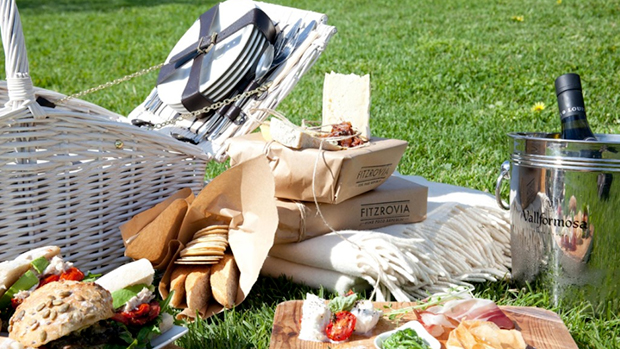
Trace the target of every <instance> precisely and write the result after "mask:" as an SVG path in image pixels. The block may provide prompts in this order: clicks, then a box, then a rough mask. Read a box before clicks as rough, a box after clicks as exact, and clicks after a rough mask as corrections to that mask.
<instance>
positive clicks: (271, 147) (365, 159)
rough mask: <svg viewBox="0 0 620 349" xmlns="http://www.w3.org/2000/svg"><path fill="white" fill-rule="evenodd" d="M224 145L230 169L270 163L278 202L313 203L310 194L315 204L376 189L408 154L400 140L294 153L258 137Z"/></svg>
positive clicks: (244, 138) (237, 140) (229, 141)
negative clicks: (252, 161) (247, 163)
mask: <svg viewBox="0 0 620 349" xmlns="http://www.w3.org/2000/svg"><path fill="white" fill-rule="evenodd" d="M227 144H228V145H227V153H228V154H229V156H230V163H231V165H235V164H239V163H243V162H245V161H248V160H250V159H252V158H255V157H257V156H264V157H266V158H267V159H268V160H269V165H270V167H271V170H272V172H273V175H274V177H275V184H276V189H275V190H276V196H277V197H278V198H283V199H290V200H300V201H314V195H313V191H314V193H315V194H316V200H317V201H318V202H321V203H328V204H337V203H340V202H343V201H344V200H347V199H349V198H352V197H354V196H357V195H359V194H362V193H365V192H367V191H369V190H372V189H374V188H376V187H378V186H379V185H381V183H383V182H385V181H386V180H387V178H388V177H390V176H391V175H392V173H393V172H394V171H395V170H396V166H397V165H398V163H399V162H400V159H401V157H402V155H403V153H404V152H405V149H406V148H407V142H405V141H402V140H397V139H381V138H372V139H371V140H370V142H369V143H368V144H367V145H366V146H361V147H357V148H352V149H347V150H339V151H324V150H319V149H302V150H294V149H289V148H287V147H285V146H283V145H281V144H279V143H276V142H267V141H265V140H264V139H263V137H262V136H261V135H260V133H253V134H249V135H246V136H241V137H234V138H231V139H229V140H228V141H227ZM315 164H316V175H314V176H313V173H314V169H315ZM313 178H315V180H314V181H313ZM313 182H314V186H313Z"/></svg>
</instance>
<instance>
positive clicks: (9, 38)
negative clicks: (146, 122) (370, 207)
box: [0, 0, 336, 273]
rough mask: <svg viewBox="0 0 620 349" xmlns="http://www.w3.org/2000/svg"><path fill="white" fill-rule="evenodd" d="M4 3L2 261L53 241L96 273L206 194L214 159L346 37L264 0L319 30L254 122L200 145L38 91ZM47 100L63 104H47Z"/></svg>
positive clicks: (275, 11)
mask: <svg viewBox="0 0 620 349" xmlns="http://www.w3.org/2000/svg"><path fill="white" fill-rule="evenodd" d="M0 3H1V8H0V15H1V18H0V21H1V23H0V25H1V30H2V42H3V46H4V54H5V61H6V73H7V78H6V80H7V81H6V83H5V82H0V103H2V105H4V108H3V109H0V183H1V184H0V261H2V260H7V259H11V258H14V257H15V256H16V255H17V254H19V253H22V252H24V251H26V250H29V249H32V248H35V247H39V246H45V245H50V244H53V245H58V246H60V247H61V248H62V254H63V255H64V256H65V257H66V258H67V259H68V260H70V261H72V262H74V263H75V264H76V266H78V267H80V268H81V269H83V270H87V271H92V272H94V273H97V272H106V271H109V270H111V269H113V268H115V267H117V266H118V265H120V264H122V263H125V262H126V261H127V260H128V259H127V258H126V257H124V246H123V242H122V240H121V236H120V232H119V226H120V225H121V224H123V223H124V222H126V221H128V220H129V219H130V218H131V217H132V216H134V215H135V214H136V213H138V212H140V211H143V210H145V209H148V208H150V207H152V206H153V205H154V204H155V203H157V202H159V201H162V200H163V199H165V198H166V197H168V196H169V195H170V194H172V193H174V192H176V191H177V190H179V189H181V188H185V187H190V188H192V190H194V192H196V193H197V192H198V191H199V190H200V189H201V188H202V187H203V185H204V173H205V168H206V165H207V163H208V162H209V161H211V160H213V159H215V160H217V161H224V160H225V159H226V158H227V154H226V153H225V147H224V142H225V140H226V139H228V138H230V137H234V136H237V135H243V134H247V133H250V132H252V131H253V130H255V129H256V128H257V127H258V126H259V124H260V122H261V121H262V120H264V119H265V118H266V117H267V116H268V115H267V113H265V112H259V111H255V110H256V109H260V108H262V109H275V108H276V107H277V105H278V104H279V103H280V101H282V100H283V99H284V97H285V96H286V95H288V93H289V92H290V91H291V90H292V88H293V87H294V86H295V85H296V83H297V82H298V81H299V79H300V78H301V76H303V75H304V74H305V73H306V72H307V71H308V70H309V69H310V67H312V65H313V64H314V63H315V61H316V60H317V59H318V57H319V55H320V54H321V53H322V52H323V50H324V49H325V46H326V45H327V42H328V41H329V39H330V38H331V36H332V35H333V34H335V33H336V30H335V28H334V27H332V26H329V25H327V16H325V15H324V14H320V13H316V12H311V11H304V10H300V9H295V8H290V7H284V6H279V5H273V4H268V3H261V2H257V3H256V4H257V6H259V7H260V8H261V9H262V10H263V11H265V12H266V13H267V14H268V15H269V17H270V18H271V19H272V20H274V21H277V22H279V23H280V24H281V25H286V24H292V23H294V22H295V21H297V20H299V19H301V20H302V21H303V22H304V24H305V25H306V24H308V23H311V22H313V23H317V25H316V29H315V31H314V33H313V35H311V37H310V39H309V40H307V42H306V43H305V45H304V46H303V47H302V49H300V50H298V51H296V52H295V53H294V54H293V55H292V57H291V58H289V60H288V61H287V62H286V64H283V65H282V66H280V67H279V68H278V70H276V71H275V73H274V76H275V79H274V81H273V84H272V85H271V86H270V87H269V89H268V90H267V93H265V94H264V95H263V98H261V99H260V100H252V101H251V102H250V103H248V105H247V106H245V107H244V112H246V113H247V114H248V115H250V119H249V120H248V122H245V124H243V125H241V126H239V127H231V128H229V129H228V130H227V132H226V133H225V134H224V135H223V136H222V137H220V138H219V139H218V140H216V141H214V142H202V143H200V144H196V145H194V144H190V143H184V142H180V141H178V140H176V139H174V138H172V137H171V136H170V132H169V130H168V129H160V130H151V129H144V128H140V127H136V126H134V125H132V124H131V120H132V119H134V118H132V115H131V114H130V115H128V117H124V116H122V115H118V114H116V113H113V112H111V111H108V110H106V109H104V108H102V107H99V106H97V105H94V104H92V103H88V102H85V101H83V100H79V99H77V98H70V99H63V98H65V97H66V96H65V95H63V94H60V93H57V92H53V91H49V90H45V89H41V88H36V87H34V86H33V84H32V80H31V79H30V76H29V71H28V59H27V57H26V48H25V43H24V36H23V31H22V27H21V21H20V17H19V14H18V11H17V6H16V4H15V1H14V0H0ZM41 97H42V98H44V99H45V100H47V101H51V102H56V104H57V105H56V106H55V107H53V108H51V107H44V106H42V105H45V104H46V103H43V102H41V104H40V103H39V102H38V101H37V99H38V98H41ZM58 101H60V103H59V102H58ZM135 112H138V114H140V113H141V106H138V107H137V108H136V111H135ZM142 116H143V117H144V114H142ZM180 126H181V128H182V127H183V125H180ZM171 127H173V126H171Z"/></svg>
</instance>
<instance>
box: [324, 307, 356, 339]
mask: <svg viewBox="0 0 620 349" xmlns="http://www.w3.org/2000/svg"><path fill="white" fill-rule="evenodd" d="M356 320H357V319H356V317H355V315H353V314H351V312H349V311H346V310H343V311H339V312H337V313H336V314H334V316H333V317H332V321H331V322H330V323H329V324H327V327H326V328H325V334H327V338H329V339H331V340H333V341H336V342H340V341H343V340H346V339H347V338H349V337H351V335H352V334H353V330H354V329H355V321H356Z"/></svg>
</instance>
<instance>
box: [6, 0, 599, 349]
mask: <svg viewBox="0 0 620 349" xmlns="http://www.w3.org/2000/svg"><path fill="white" fill-rule="evenodd" d="M287 11H288V10H287V9H286V8H281V7H273V6H271V5H269V4H262V3H260V4H259V3H255V2H253V1H249V0H228V1H225V2H223V3H221V4H217V5H215V6H214V7H213V8H211V9H209V10H208V11H207V12H205V13H204V14H203V15H202V16H200V18H199V19H198V20H197V21H196V22H195V23H194V24H193V25H192V27H191V28H190V29H189V30H188V32H187V33H186V34H185V35H184V36H183V37H182V38H181V40H180V41H179V42H178V43H177V45H176V46H175V47H174V48H173V50H172V52H170V54H169V56H168V58H167V59H166V62H165V63H164V64H162V65H161V70H160V73H159V77H158V82H157V86H156V88H155V89H154V90H153V91H152V92H151V93H150V95H149V96H148V97H147V99H146V100H145V101H144V103H142V104H141V105H140V106H139V107H138V108H136V109H135V110H134V112H132V114H131V115H130V119H131V121H130V122H131V124H132V125H133V126H135V127H137V128H144V130H145V131H152V130H154V129H156V131H155V132H160V133H163V134H165V135H166V136H169V137H172V138H174V139H175V140H177V141H179V142H182V143H185V145H186V146H187V147H189V148H192V147H193V146H196V147H197V148H199V149H201V151H204V153H205V154H207V155H208V156H209V157H210V159H218V160H223V158H222V157H230V165H231V167H230V168H229V169H227V170H226V171H224V172H223V173H222V174H221V175H219V176H217V177H216V178H213V179H212V180H211V181H210V182H209V183H208V185H206V186H205V187H204V188H203V189H202V190H200V191H199V192H195V191H194V190H193V189H192V186H191V185H187V186H183V187H181V188H178V190H176V191H169V193H168V194H167V195H165V197H160V199H161V200H157V201H153V202H152V203H151V204H152V205H150V206H148V207H140V210H136V211H135V212H133V214H132V215H131V216H127V217H125V218H126V219H125V221H124V222H123V223H122V224H121V225H117V226H116V227H115V228H118V240H120V241H122V245H123V247H124V251H123V254H124V257H127V258H125V259H123V260H122V262H116V261H115V263H116V264H115V265H114V268H113V269H112V270H111V271H109V272H107V273H105V274H104V275H103V276H100V275H93V274H90V273H88V271H87V272H84V271H82V270H80V269H79V268H77V267H75V266H74V265H73V263H72V262H68V261H65V260H63V258H62V256H61V248H60V247H59V246H44V247H37V248H34V249H31V250H29V251H25V252H23V251H22V253H21V254H20V255H18V256H17V257H16V258H15V259H13V260H7V261H3V262H1V263H0V329H1V330H2V331H4V330H6V331H8V339H7V338H0V349H3V348H4V347H10V348H22V347H26V348H47V349H54V348H64V349H67V348H82V347H84V348H90V347H100V346H101V345H102V344H111V343H112V344H118V345H119V346H121V347H127V348H140V347H151V346H152V344H151V343H152V340H153V339H154V338H155V337H156V336H159V335H162V334H164V333H166V332H167V331H168V330H170V329H171V328H172V327H173V326H174V325H173V321H175V320H176V321H177V323H187V322H191V321H198V320H199V319H206V318H208V317H210V316H212V315H214V314H217V313H219V312H222V311H225V310H227V309H233V308H234V307H236V306H238V305H239V304H240V303H241V302H243V301H244V299H245V298H246V297H247V295H248V294H249V293H250V292H251V290H252V287H253V285H254V283H255V282H256V280H257V278H258V276H259V274H260V273H261V272H262V267H263V265H264V264H265V261H266V260H267V259H268V258H272V261H273V260H276V259H278V257H279V256H276V255H275V253H274V255H272V256H271V255H270V253H272V252H276V250H277V248H275V247H274V246H275V245H284V244H295V243H301V242H302V241H305V240H309V239H312V238H318V237H322V236H327V235H329V236H337V237H338V238H340V239H342V240H343V241H345V242H346V243H348V244H350V245H351V246H353V247H354V250H355V253H356V255H355V257H356V258H358V260H357V261H359V259H366V260H365V263H366V264H363V263H358V265H363V267H361V269H364V272H367V273H368V274H364V276H365V279H364V281H366V284H365V286H368V287H369V288H372V289H373V291H372V293H371V296H370V297H369V298H373V296H374V297H376V298H379V297H384V296H385V297H387V298H390V297H391V296H394V297H401V298H402V297H405V298H407V299H409V297H410V296H411V294H412V293H407V292H406V291H405V290H403V289H401V288H400V287H401V286H402V285H404V284H407V283H410V284H416V283H418V284H424V285H425V286H427V287H434V286H435V284H437V285H439V286H437V287H439V288H442V289H445V288H446V287H451V286H454V284H453V282H454V280H455V279H450V277H451V276H453V275H446V274H447V273H444V272H443V271H440V272H438V273H436V274H439V275H436V274H433V273H434V272H435V271H434V270H431V269H432V268H431V267H429V264H426V263H429V260H432V259H434V256H441V260H439V261H433V262H437V263H445V264H447V265H450V267H452V266H453V264H458V262H455V261H454V260H451V259H450V258H449V255H450V251H435V250H434V248H435V247H437V246H439V245H438V244H437V245H435V244H434V242H435V241H434V240H433V239H438V240H443V242H445V241H448V243H451V244H453V245H458V242H457V241H454V240H456V239H455V237H454V236H455V235H449V234H443V231H440V230H439V229H437V230H435V231H429V228H425V229H426V230H424V232H425V233H426V235H425V236H424V238H423V239H420V238H419V237H414V236H413V233H412V232H407V229H406V228H403V230H401V231H400V232H397V233H394V234H392V235H390V234H385V236H384V237H382V239H383V240H385V244H381V245H380V244H379V243H378V242H374V243H373V242H371V244H374V245H375V247H377V250H379V253H378V254H370V253H369V251H368V250H367V249H365V246H364V244H363V243H361V240H356V239H357V238H359V236H360V235H363V234H364V233H366V232H368V233H370V232H371V231H364V230H368V229H376V228H385V227H390V226H395V225H397V224H400V225H403V227H406V226H407V225H411V224H415V223H420V222H423V221H425V220H426V219H427V217H428V216H427V214H428V213H433V214H434V215H433V216H432V217H434V220H437V221H439V220H440V219H437V218H435V217H439V215H438V212H439V213H445V212H449V213H450V214H452V213H454V212H457V211H458V212H460V213H462V212H466V211H467V210H466V208H464V206H459V205H453V206H450V209H445V207H446V206H441V205H439V206H437V207H435V206H433V207H432V208H433V210H432V212H429V211H428V207H429V205H428V203H429V202H428V192H429V188H428V187H426V186H424V185H421V184H417V183H415V182H412V181H409V180H406V179H403V178H400V177H398V176H396V175H394V173H395V171H396V169H397V166H398V164H399V162H400V159H401V157H402V156H403V154H404V152H405V150H406V148H407V145H408V143H407V141H404V140H398V139H389V138H379V137H375V136H373V135H372V134H371V130H370V126H369V125H370V122H369V119H370V76H369V75H364V76H358V75H356V74H339V73H335V72H331V73H329V74H326V75H325V80H324V88H323V100H322V101H323V105H322V107H323V108H322V117H321V120H320V122H316V121H315V122H313V121H306V120H304V121H303V122H302V124H301V125H296V124H294V123H293V122H291V121H290V120H289V119H288V118H287V117H286V116H284V115H283V114H281V113H279V112H277V111H276V110H275V107H276V106H277V104H278V103H279V102H280V101H281V99H282V98H284V96H285V95H286V94H287V93H288V92H289V91H290V89H291V88H292V87H293V86H294V84H295V83H296V82H297V80H296V79H299V77H300V76H301V75H303V72H305V70H306V69H307V68H309V66H311V65H312V63H313V62H314V60H315V59H316V57H317V56H318V54H320V52H322V48H323V47H322V46H321V45H324V44H325V43H326V42H327V40H328V39H329V37H330V36H331V35H332V34H333V33H334V30H333V28H331V27H329V26H327V25H326V24H325V21H326V19H325V18H323V16H320V14H319V16H318V17H317V14H314V13H309V14H307V15H305V14H302V13H300V12H297V11H292V13H293V15H291V14H290V13H288V12H287ZM282 12H286V16H284V15H283V13H282ZM301 12H303V11H301ZM296 17H300V18H296ZM319 22H320V23H319ZM48 102H49V101H48ZM49 103H51V106H54V107H55V105H54V103H52V102H49ZM49 103H48V104H49ZM269 116H271V119H270V120H267V119H268V117H269ZM259 127H260V132H256V133H251V132H252V131H254V130H256V129H257V128H259ZM250 133H251V134H250ZM123 147H125V143H124V142H123V141H121V140H118V141H116V142H115V148H117V149H122V148H123ZM201 176H202V173H200V174H199V176H196V177H200V178H201V180H202V177H201ZM453 193H454V191H452V192H448V193H445V194H447V195H446V196H449V194H453ZM471 207H473V211H474V212H484V213H485V214H488V216H485V217H493V218H490V219H489V220H488V222H486V221H485V222H482V221H481V220H480V219H479V220H477V221H476V220H475V219H471V220H469V221H467V220H463V221H462V222H461V223H462V225H463V226H466V227H465V229H470V230H471V234H474V230H475V228H474V226H475V227H477V228H480V227H484V228H485V229H489V230H490V231H491V233H488V231H489V230H484V229H480V231H482V232H483V234H482V235H485V233H487V234H486V235H485V236H483V237H482V238H481V239H483V240H484V241H485V244H484V246H478V245H476V246H475V248H476V251H474V253H476V254H477V255H478V256H483V255H485V253H489V255H492V256H493V258H494V259H497V260H500V261H501V260H504V259H505V257H506V254H504V253H503V251H500V252H498V250H500V249H501V248H502V246H503V245H505V242H506V241H505V240H506V237H505V236H503V235H502V233H499V232H498V231H500V230H501V231H506V229H500V228H498V227H499V226H503V227H504V228H505V225H506V220H505V217H504V216H505V215H504V216H503V215H501V214H497V213H495V212H490V211H491V210H490V209H488V208H484V207H482V206H481V205H479V206H476V203H472V204H471ZM476 210H478V211H476ZM137 211H140V212H139V213H136V212H137ZM470 214H471V212H470ZM585 215H586V216H587V213H586V214H585ZM454 216H456V213H455V214H454ZM474 216H475V213H474ZM480 216H482V215H480ZM459 217H460V216H459ZM574 217H579V218H580V219H582V218H583V219H585V218H587V217H585V218H584V215H583V214H582V212H581V211H580V212H579V214H578V215H575V216H574ZM472 222H475V223H472ZM433 223H438V224H442V223H444V224H445V225H446V226H450V225H454V224H456V223H454V222H452V221H449V220H446V221H445V222H433ZM584 231H585V230H584ZM494 232H495V234H494ZM358 233H360V234H358ZM588 238H590V236H585V235H584V237H583V239H581V240H584V239H588ZM397 239H401V240H400V242H401V245H398V244H397ZM403 240H404V241H406V242H407V243H408V244H409V243H410V244H419V245H423V243H425V242H428V243H429V245H425V247H424V248H427V251H426V252H428V253H426V254H421V255H414V254H413V253H411V251H409V250H408V251H404V252H403V251H400V250H399V247H402V241H403ZM472 240H473V238H472ZM575 240H577V238H576V239H575ZM581 240H580V241H581ZM571 241H572V240H571ZM564 242H565V241H564V240H561V241H559V243H560V244H561V245H562V247H563V248H564V249H568V250H573V251H574V250H575V249H576V248H572V249H571V248H570V246H567V244H566V243H564ZM581 242H582V243H583V241H581ZM463 244H464V243H463ZM481 245H482V244H481ZM351 246H349V247H351ZM443 246H445V245H443ZM496 246H500V247H496ZM588 246H589V245H588ZM456 248H459V246H456V247H455V249H456ZM466 248H467V247H465V249H466ZM478 248H479V249H478ZM397 250H398V251H397ZM402 250H405V249H404V248H403V249H402ZM431 250H432V251H431ZM439 250H441V249H439ZM397 252H402V253H405V254H406V255H407V258H410V260H414V261H415V263H414V265H413V266H412V265H411V264H406V263H402V264H399V263H401V262H403V260H404V258H401V257H400V256H399V255H398V254H397ZM306 253H310V254H318V253H317V251H309V252H306ZM433 253H437V254H436V255H433ZM584 253H585V252H584ZM283 254H285V253H283ZM283 254H282V255H283ZM282 255H280V256H282ZM446 255H448V257H446ZM582 259H583V258H582ZM74 262H75V263H76V264H77V263H80V261H79V260H76V261H74ZM91 262H92V261H91ZM330 262H331V261H330ZM467 262H468V263H467V264H468V265H473V264H475V263H473V262H472V261H471V260H468V261H467ZM500 263H501V262H500ZM351 264H354V262H353V261H351ZM368 265H372V266H373V267H372V268H370V267H367V266H368ZM375 266H376V268H374V267H375ZM394 266H395V267H394ZM390 268H394V269H392V270H390ZM319 269H320V268H319ZM370 269H372V270H370ZM414 269H416V270H414ZM489 269H494V270H493V271H492V272H488V270H487V269H485V268H484V267H477V268H475V269H474V270H472V271H471V273H466V272H461V275H456V276H455V277H456V278H457V279H458V278H459V277H460V279H458V281H459V282H460V284H459V285H460V286H463V285H465V286H468V284H467V282H468V281H471V280H472V279H473V280H482V281H484V280H489V279H492V280H495V278H494V277H495V276H497V275H498V274H502V275H503V276H507V275H506V274H505V273H502V270H497V269H495V266H490V267H489ZM386 270H387V271H386ZM396 270H397V272H396ZM156 271H157V272H158V275H157V276H156ZM493 272H494V273H495V274H493ZM325 273H327V270H325ZM373 273H374V274H373ZM464 274H470V275H464ZM370 275H371V276H370ZM419 275H425V277H426V279H424V278H420V277H419ZM468 277H471V278H468ZM386 290H387V291H386ZM422 291H423V290H420V289H416V290H415V292H418V293H417V294H420V292H422ZM377 292H379V293H380V295H378V294H377ZM401 303H402V302H401ZM299 307H300V313H299V314H298V315H299V316H297V313H295V314H296V315H295V316H296V317H295V318H294V322H295V323H296V324H297V325H298V328H295V331H296V332H294V334H295V336H293V337H294V338H293V337H291V336H290V335H289V337H290V339H291V340H293V341H297V342H296V343H298V344H299V343H300V342H301V343H302V344H301V345H306V344H307V343H305V342H312V343H314V344H316V345H322V344H324V343H325V344H327V343H329V345H336V346H337V345H340V344H343V345H346V343H347V342H353V341H357V340H359V339H360V338H362V339H361V340H365V339H367V340H372V339H375V340H374V345H375V346H376V347H377V348H379V349H381V348H383V349H393V348H401V347H408V348H430V349H437V348H439V347H442V346H443V347H444V348H447V349H474V348H475V349H478V348H485V349H486V348H489V349H490V348H502V349H508V348H514V349H523V348H526V347H527V344H528V343H527V342H526V339H525V338H528V340H532V337H526V336H531V335H532V334H531V333H529V332H527V331H523V330H522V327H521V326H525V325H526V322H521V323H519V322H517V321H515V320H513V319H512V318H511V317H509V316H508V315H507V313H506V312H504V311H503V310H502V309H501V308H500V307H499V306H498V305H497V304H495V303H494V302H493V301H491V300H485V299H476V298H471V297H465V298H464V299H453V300H442V301H441V302H437V303H434V304H426V306H424V307H418V306H413V307H412V308H411V310H410V313H412V314H413V315H412V316H414V317H415V320H412V321H410V322H407V323H406V324H405V325H403V326H400V327H397V328H394V327H395V326H394V323H392V322H389V321H388V320H391V319H389V310H387V309H385V308H384V309H381V308H378V307H377V306H376V304H375V303H374V302H372V301H371V300H370V299H360V297H359V295H358V294H357V293H355V292H354V291H350V292H347V293H345V294H341V295H339V296H337V297H334V298H333V299H331V300H326V299H322V298H319V297H318V296H315V295H313V294H311V293H308V294H307V295H306V299H305V300H304V301H303V302H302V304H301V305H300V306H299ZM400 314H402V312H401V313H400ZM173 315H174V317H175V319H173ZM279 325H280V324H278V322H277V321H275V320H274V335H277V334H278V332H277V331H276V328H277V326H279ZM183 333H184V332H183ZM289 334H290V332H289ZM181 335H182V334H181ZM275 344H276V345H277V343H275ZM314 344H313V345H314Z"/></svg>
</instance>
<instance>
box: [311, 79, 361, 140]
mask: <svg viewBox="0 0 620 349" xmlns="http://www.w3.org/2000/svg"><path fill="white" fill-rule="evenodd" d="M369 119H370V76H369V75H368V74H366V75H364V76H358V75H355V74H349V75H344V74H338V73H334V72H331V73H330V74H325V81H324V83H323V120H322V124H323V125H329V124H339V123H341V122H344V121H349V122H351V125H353V128H354V129H355V130H356V131H358V132H360V137H361V138H363V139H364V140H369V139H370V126H369ZM330 130H331V128H330Z"/></svg>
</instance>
